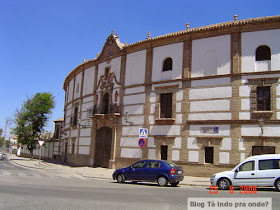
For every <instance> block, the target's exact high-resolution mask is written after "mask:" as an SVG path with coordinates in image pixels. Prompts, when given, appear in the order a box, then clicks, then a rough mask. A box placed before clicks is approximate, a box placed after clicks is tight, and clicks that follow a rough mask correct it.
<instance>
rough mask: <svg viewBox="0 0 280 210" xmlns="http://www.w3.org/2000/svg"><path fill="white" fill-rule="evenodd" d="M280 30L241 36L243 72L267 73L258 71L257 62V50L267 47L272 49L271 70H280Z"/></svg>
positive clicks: (249, 33)
mask: <svg viewBox="0 0 280 210" xmlns="http://www.w3.org/2000/svg"><path fill="white" fill-rule="evenodd" d="M279 37H280V29H275V30H266V31H255V32H246V33H242V34H241V43H242V46H241V50H242V52H241V55H242V57H241V65H242V66H241V72H256V71H266V70H267V69H265V68H264V69H261V68H259V69H257V68H256V62H255V53H256V49H257V48H258V47H259V46H260V45H267V46H269V47H270V49H271V70H272V71H273V70H279V69H280V42H279Z"/></svg>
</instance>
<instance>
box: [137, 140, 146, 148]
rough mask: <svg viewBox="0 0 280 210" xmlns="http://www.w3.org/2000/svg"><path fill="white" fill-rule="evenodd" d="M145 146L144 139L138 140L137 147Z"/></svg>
mask: <svg viewBox="0 0 280 210" xmlns="http://www.w3.org/2000/svg"><path fill="white" fill-rule="evenodd" d="M146 144H147V140H146V139H144V138H141V139H139V141H138V145H139V147H145V146H146Z"/></svg>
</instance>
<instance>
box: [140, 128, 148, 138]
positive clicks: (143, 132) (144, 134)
mask: <svg viewBox="0 0 280 210" xmlns="http://www.w3.org/2000/svg"><path fill="white" fill-rule="evenodd" d="M139 138H148V129H145V128H139Z"/></svg>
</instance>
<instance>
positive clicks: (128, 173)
mask: <svg viewBox="0 0 280 210" xmlns="http://www.w3.org/2000/svg"><path fill="white" fill-rule="evenodd" d="M113 179H114V180H117V182H118V183H123V182H125V181H126V180H130V181H133V182H142V181H143V182H157V183H158V185H159V186H167V185H168V183H170V184H171V186H172V187H176V186H177V185H178V184H179V182H180V181H183V179H184V174H183V169H182V167H180V166H178V165H176V164H175V163H172V162H169V161H165V160H141V161H138V162H136V163H134V164H132V165H131V166H129V167H126V168H121V169H117V170H115V172H114V173H113Z"/></svg>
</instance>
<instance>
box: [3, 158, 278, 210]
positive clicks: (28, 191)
mask: <svg viewBox="0 0 280 210" xmlns="http://www.w3.org/2000/svg"><path fill="white" fill-rule="evenodd" d="M279 196H280V192H276V191H273V190H272V189H260V190H258V191H257V193H256V194H240V193H239V190H234V192H233V194H230V193H229V191H218V193H217V194H210V190H209V189H206V188H203V187H187V186H179V187H158V186H157V184H156V183H155V184H153V183H152V184H151V183H141V184H132V183H126V184H118V183H116V182H114V181H113V180H98V179H91V178H77V177H76V178H74V177H71V175H69V176H68V177H61V176H60V175H59V174H57V175H55V174H51V175H50V174H48V172H47V171H41V170H29V169H25V168H21V167H18V166H15V165H13V164H12V163H11V162H10V161H7V160H5V161H3V162H2V161H1V162H0V209H28V210H30V209H40V210H44V209H146V210H147V209H187V206H188V199H189V200H192V199H193V198H205V199H208V198H213V199H214V198H219V199H221V198H230V199H232V198H253V199H255V198H266V197H267V198H272V201H273V207H274V208H273V209H279V206H280V202H279ZM196 209H207V208H206V206H205V207H204V208H202V207H199V208H196ZM211 209H224V208H211ZM235 209H239V208H235ZM254 209H258V208H254Z"/></svg>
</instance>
